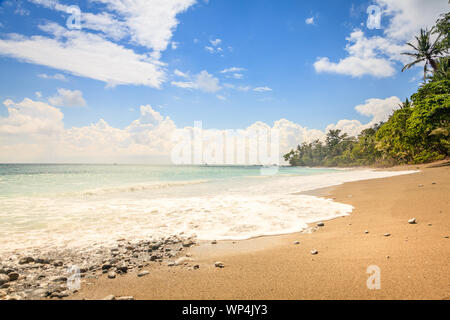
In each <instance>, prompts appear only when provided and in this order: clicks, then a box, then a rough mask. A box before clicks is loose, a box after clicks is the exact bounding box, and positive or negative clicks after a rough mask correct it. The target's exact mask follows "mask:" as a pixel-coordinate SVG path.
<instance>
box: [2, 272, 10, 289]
mask: <svg viewBox="0 0 450 320" xmlns="http://www.w3.org/2000/svg"><path fill="white" fill-rule="evenodd" d="M7 282H9V277H8V276H7V275H6V274H0V286H1V285H3V284H5V283H7Z"/></svg>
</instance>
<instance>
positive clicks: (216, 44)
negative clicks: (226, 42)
mask: <svg viewBox="0 0 450 320" xmlns="http://www.w3.org/2000/svg"><path fill="white" fill-rule="evenodd" d="M209 42H210V43H211V44H212V45H213V46H214V47H217V46H218V45H219V44H221V43H222V40H221V39H214V40H209Z"/></svg>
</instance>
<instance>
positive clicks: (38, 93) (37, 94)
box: [34, 91, 42, 99]
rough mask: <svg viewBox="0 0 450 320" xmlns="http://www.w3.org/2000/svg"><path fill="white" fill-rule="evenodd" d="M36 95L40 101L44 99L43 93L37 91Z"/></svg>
mask: <svg viewBox="0 0 450 320" xmlns="http://www.w3.org/2000/svg"><path fill="white" fill-rule="evenodd" d="M34 94H35V95H36V97H37V98H38V99H40V98H42V92H40V91H36V92H35V93H34Z"/></svg>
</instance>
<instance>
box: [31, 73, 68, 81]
mask: <svg viewBox="0 0 450 320" xmlns="http://www.w3.org/2000/svg"><path fill="white" fill-rule="evenodd" d="M38 77H39V78H42V79H53V80H59V81H67V78H66V76H65V75H63V74H61V73H55V74H53V75H49V74H46V73H40V74H38Z"/></svg>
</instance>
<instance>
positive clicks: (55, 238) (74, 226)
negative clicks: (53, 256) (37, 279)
mask: <svg viewBox="0 0 450 320" xmlns="http://www.w3.org/2000/svg"><path fill="white" fill-rule="evenodd" d="M412 172H414V171H395V172H381V171H373V170H342V171H338V172H334V173H325V174H320V175H310V176H290V177H269V178H267V179H253V180H252V181H250V180H251V179H247V180H246V183H245V184H242V183H235V182H233V181H229V182H227V183H221V184H219V187H217V186H216V187H214V185H213V184H209V183H206V182H205V183H200V182H198V181H197V183H196V184H187V185H186V184H185V185H184V188H186V190H187V192H184V193H182V194H183V196H180V194H181V193H179V192H178V190H177V191H176V192H173V190H172V192H169V190H171V189H172V188H170V187H171V186H178V187H180V186H179V185H177V184H174V185H171V186H170V185H166V186H165V188H166V189H167V190H165V191H164V192H165V194H166V196H164V197H161V196H158V197H152V194H153V193H154V190H153V189H152V188H150V189H149V188H146V187H145V188H141V189H136V190H133V191H135V192H132V193H130V192H128V191H129V188H124V189H121V188H122V187H120V188H117V189H114V196H111V194H110V191H111V189H108V190H107V191H106V192H105V190H102V191H100V192H96V193H92V194H91V195H92V196H89V197H85V196H80V195H78V196H75V195H74V196H72V197H67V196H60V197H51V198H50V197H9V198H2V199H0V208H1V210H0V221H2V223H1V224H0V243H1V244H2V245H1V246H0V252H1V251H10V250H13V249H21V250H24V249H27V248H36V247H41V248H42V247H46V248H47V249H54V248H62V247H64V248H77V247H83V246H91V247H92V246H93V245H108V244H112V243H114V242H115V241H116V240H117V239H119V238H127V239H130V240H139V239H146V238H148V237H151V236H155V237H156V236H168V235H173V234H179V233H181V232H183V233H184V234H187V235H191V234H195V235H197V237H198V238H199V239H203V240H211V239H217V240H221V239H247V238H251V237H257V236H262V235H273V234H283V233H290V232H296V231H301V230H303V229H304V228H306V226H307V224H308V223H313V222H316V221H321V220H328V219H332V218H335V217H339V216H344V215H348V214H350V213H351V211H352V207H351V206H349V205H346V204H341V203H337V202H334V201H332V200H330V199H322V198H318V197H314V196H308V195H295V194H294V193H296V192H302V191H307V190H313V189H317V188H322V187H327V186H333V185H338V184H341V183H344V182H349V181H357V180H364V179H374V178H383V177H389V176H396V175H401V174H408V173H412ZM249 181H250V182H249ZM200 186H202V187H204V188H206V189H208V192H203V191H204V190H203V189H198V188H199V187H200ZM202 190H203V191H202ZM105 194H107V195H105Z"/></svg>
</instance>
